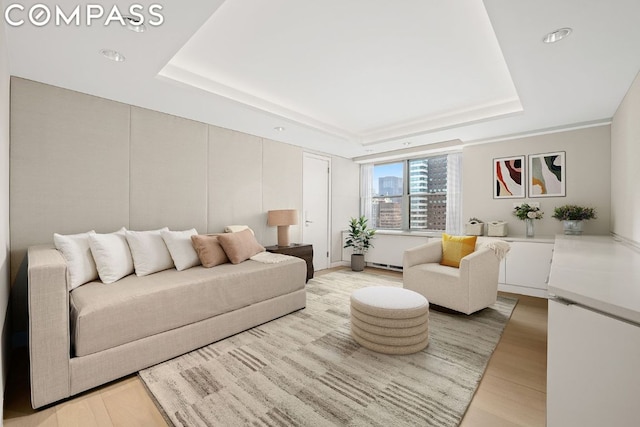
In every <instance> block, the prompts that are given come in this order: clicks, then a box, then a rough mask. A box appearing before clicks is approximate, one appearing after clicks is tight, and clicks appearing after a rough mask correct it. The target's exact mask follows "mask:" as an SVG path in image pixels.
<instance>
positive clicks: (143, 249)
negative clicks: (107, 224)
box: [125, 227, 173, 276]
mask: <svg viewBox="0 0 640 427" xmlns="http://www.w3.org/2000/svg"><path fill="white" fill-rule="evenodd" d="M161 231H169V228H167V227H165V228H162V229H160V230H152V231H130V230H127V231H125V236H127V242H128V243H129V248H131V256H132V257H133V266H134V267H135V270H136V276H147V275H149V274H151V273H156V272H158V271H162V270H166V269H168V268H173V260H172V259H171V254H170V253H169V249H167V245H165V244H164V240H162V236H161V235H160V232H161Z"/></svg>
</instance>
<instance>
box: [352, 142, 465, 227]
mask: <svg viewBox="0 0 640 427" xmlns="http://www.w3.org/2000/svg"><path fill="white" fill-rule="evenodd" d="M460 157H461V154H460V153H453V154H443V155H438V156H431V157H425V158H419V159H408V160H403V161H400V162H393V163H380V164H373V165H362V188H361V192H362V209H363V214H364V215H365V216H367V217H368V218H369V223H370V225H371V226H372V227H375V228H378V229H385V230H423V231H427V230H429V231H445V230H449V232H452V233H456V234H458V233H459V231H460V228H461V224H460V225H458V224H457V223H458V222H459V217H460V212H459V211H460V201H459V196H460V191H459V186H460V183H459V165H460Z"/></svg>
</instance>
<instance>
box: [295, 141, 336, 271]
mask: <svg viewBox="0 0 640 427" xmlns="http://www.w3.org/2000/svg"><path fill="white" fill-rule="evenodd" d="M302 170H303V172H302V181H303V182H302V205H303V211H302V238H303V242H304V243H310V244H312V245H313V268H314V270H324V269H326V268H329V236H330V234H329V233H330V230H329V191H330V186H329V183H330V180H329V179H330V176H331V159H330V158H328V157H323V156H317V155H314V154H309V153H305V154H304V159H303V169H302Z"/></svg>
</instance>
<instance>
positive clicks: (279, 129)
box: [274, 126, 284, 132]
mask: <svg viewBox="0 0 640 427" xmlns="http://www.w3.org/2000/svg"><path fill="white" fill-rule="evenodd" d="M274 129H275V130H277V131H278V132H283V131H284V128H283V127H282V126H276V127H274Z"/></svg>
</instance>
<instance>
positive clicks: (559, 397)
mask: <svg viewBox="0 0 640 427" xmlns="http://www.w3.org/2000/svg"><path fill="white" fill-rule="evenodd" d="M639 363H640V326H638V325H633V324H631V323H629V322H626V321H622V320H618V319H616V318H613V317H610V316H607V315H604V314H601V313H598V312H594V311H592V310H589V309H586V308H583V307H581V306H579V305H575V304H564V303H562V302H557V301H555V300H553V299H550V300H549V333H548V366H547V426H549V427H565V426H580V427H590V426H594V427H601V426H636V425H638V420H640V405H638V396H640V369H638V364H639Z"/></svg>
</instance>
